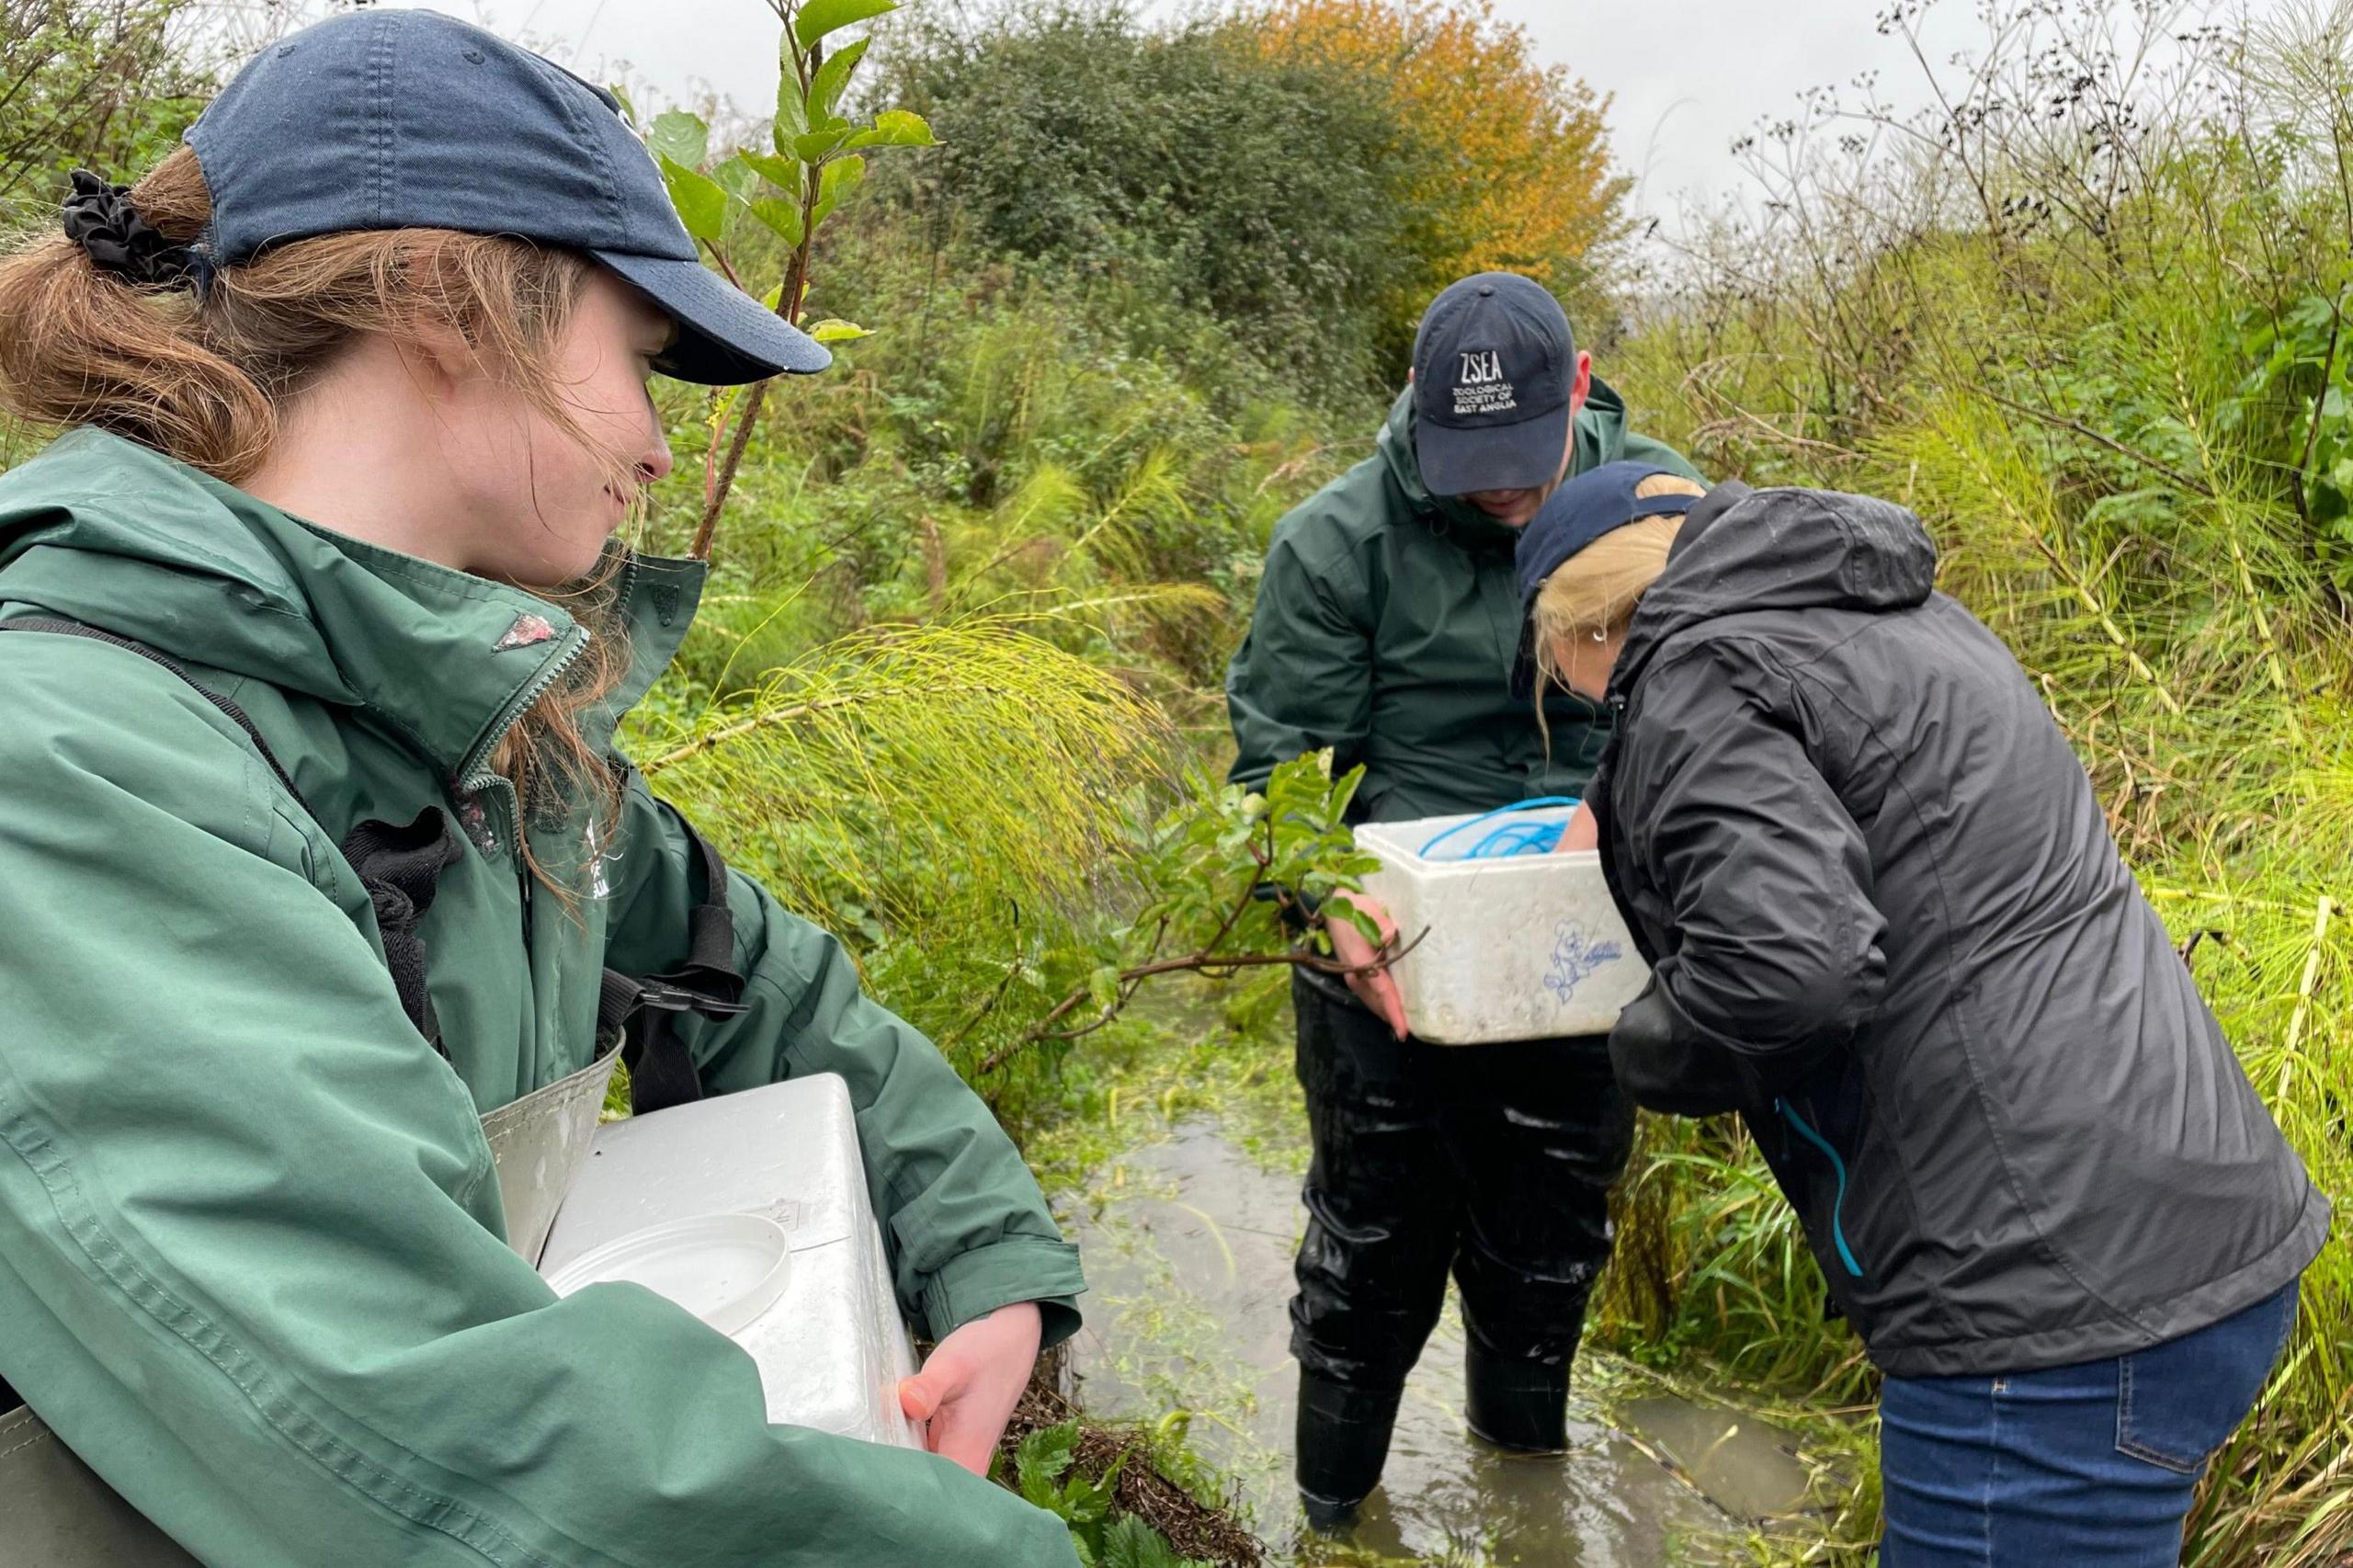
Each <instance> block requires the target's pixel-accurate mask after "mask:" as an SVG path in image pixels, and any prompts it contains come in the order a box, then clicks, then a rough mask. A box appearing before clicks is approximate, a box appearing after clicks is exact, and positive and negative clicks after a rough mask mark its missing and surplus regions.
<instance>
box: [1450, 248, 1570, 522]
mask: <svg viewBox="0 0 2353 1568" xmlns="http://www.w3.org/2000/svg"><path fill="white" fill-rule="evenodd" d="M1576 378H1577V347H1576V340H1575V339H1574V337H1572V336H1571V335H1570V334H1569V318H1568V316H1567V314H1566V313H1565V312H1563V311H1562V309H1561V302H1560V301H1558V300H1555V299H1554V298H1552V291H1551V290H1547V289H1545V288H1544V287H1543V286H1542V285H1540V284H1538V283H1535V282H1532V281H1531V280H1529V279H1528V278H1522V277H1520V276H1519V275H1518V273H1514V272H1482V273H1478V274H1475V275H1474V276H1472V277H1469V278H1464V279H1462V280H1461V282H1459V283H1454V284H1449V286H1448V287H1447V289H1446V291H1445V292H1444V293H1441V294H1440V295H1438V298H1437V299H1436V300H1434V301H1431V303H1430V308H1429V309H1428V310H1427V311H1426V312H1423V315H1422V325H1421V330H1420V331H1418V332H1417V333H1415V335H1414V412H1415V421H1414V455H1415V459H1416V460H1418V461H1419V462H1420V464H1421V469H1422V483H1425V484H1427V485H1428V486H1429V489H1430V493H1431V494H1434V495H1464V494H1469V493H1471V492H1472V491H1474V490H1533V489H1537V488H1539V487H1540V486H1543V485H1547V484H1550V483H1552V481H1553V480H1554V478H1556V477H1557V476H1558V475H1559V473H1560V472H1561V462H1562V459H1563V455H1564V454H1565V453H1566V452H1567V450H1568V444H1569V420H1570V417H1571V411H1570V408H1569V392H1570V390H1571V389H1572V388H1573V387H1574V384H1575V382H1576Z"/></svg>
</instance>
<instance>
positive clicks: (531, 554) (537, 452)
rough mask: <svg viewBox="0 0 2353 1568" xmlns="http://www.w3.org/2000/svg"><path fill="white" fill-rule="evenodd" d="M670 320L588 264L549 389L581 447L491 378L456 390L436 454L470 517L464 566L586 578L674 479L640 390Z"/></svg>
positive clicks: (483, 571)
mask: <svg viewBox="0 0 2353 1568" xmlns="http://www.w3.org/2000/svg"><path fill="white" fill-rule="evenodd" d="M672 331H673V327H672V324H671V322H670V318H669V317H668V316H667V315H666V314H665V313H664V312H662V311H661V310H659V309H657V308H656V307H655V306H654V304H653V302H652V301H648V300H647V299H646V298H645V297H644V296H643V295H642V294H640V293H639V292H638V291H637V290H634V289H632V288H631V287H630V286H629V285H628V284H626V283H624V282H622V281H621V280H620V278H616V277H614V276H613V275H612V274H611V273H609V272H607V271H606V270H605V269H604V268H602V267H592V268H591V269H590V271H589V276H588V278H587V280H586V282H585V284H584V285H583V287H582V290H581V293H580V298H579V300H578V301H576V302H575V304H574V309H573V312H572V316H571V320H570V322H569V323H568V324H567V325H566V327H565V330H564V333H563V337H562V338H561V339H560V340H559V341H558V342H557V344H556V345H555V351H554V354H553V356H552V358H553V368H554V371H555V383H556V385H555V394H556V396H557V398H558V399H559V400H560V401H561V402H562V403H563V406H564V408H565V409H566V411H567V412H568V413H569V415H571V417H572V420H573V422H574V424H575V425H577V426H578V427H579V429H580V431H581V432H582V433H583V434H584V435H585V437H587V441H588V447H587V448H585V449H584V448H583V446H582V445H581V443H580V441H579V440H577V439H575V438H574V436H573V435H572V434H571V433H570V432H568V431H566V430H564V429H563V427H562V426H559V425H557V424H556V423H555V422H554V421H553V420H551V419H550V418H549V417H548V416H547V415H545V414H543V413H542V412H540V409H539V408H537V407H535V406H534V405H533V404H532V403H531V402H530V401H529V399H527V398H525V397H524V396H523V395H522V394H521V393H520V392H517V391H516V390H515V389H514V388H513V387H512V386H509V385H507V384H506V382H505V381H502V380H500V379H498V378H497V377H495V376H492V375H487V374H484V375H481V376H474V377H469V378H467V379H466V380H465V381H462V382H461V383H460V385H459V386H458V387H457V388H455V389H454V392H453V395H452V396H451V398H450V401H449V406H448V410H447V414H448V417H447V418H446V419H445V420H444V421H443V422H442V430H443V439H442V447H443V450H444V453H445V455H446V457H447V459H448V461H449V471H450V475H451V477H452V479H453V480H454V481H455V483H456V487H457V489H458V492H459V494H458V496H457V497H456V501H457V506H458V507H459V515H460V516H462V517H465V518H466V519H467V525H466V528H465V539H466V540H467V552H468V555H469V559H467V560H465V561H462V562H457V564H459V565H460V567H461V569H462V570H465V571H468V572H472V573H475V574H479V575H482V576H485V577H495V578H500V579H502V580H505V581H507V582H512V583H517V584H520V585H524V586H526V587H540V588H548V587H555V586H557V585H561V584H564V583H568V582H571V581H574V579H577V578H579V577H582V576H585V575H586V574H588V573H589V572H590V571H591V570H593V569H594V568H595V566H596V564H597V558H598V557H599V556H600V555H601V554H602V553H603V551H604V548H605V544H606V541H607V540H609V539H611V537H612V536H613V534H614V533H615V532H616V531H617V530H618V529H620V527H621V525H622V524H623V523H624V522H626V521H627V520H628V518H629V517H630V515H631V511H632V509H633V508H634V507H635V506H636V502H637V498H638V495H639V494H640V492H642V490H643V489H644V487H645V486H646V485H648V484H651V483H654V481H656V480H658V479H660V478H662V477H663V476H664V475H665V474H667V473H668V472H670V467H671V461H670V443H669V439H668V437H666V436H665V434H664V432H663V428H662V420H661V417H660V416H659V415H657V414H656V413H655V412H654V400H653V397H652V396H651V394H650V393H649V392H648V391H647V387H646V383H647V381H649V380H650V379H651V378H652V376H653V374H654V360H655V359H656V358H659V357H660V356H661V354H662V351H663V350H664V348H665V347H667V346H668V344H669V341H670V336H671V333H672Z"/></svg>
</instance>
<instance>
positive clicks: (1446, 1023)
mask: <svg viewBox="0 0 2353 1568" xmlns="http://www.w3.org/2000/svg"><path fill="white" fill-rule="evenodd" d="M1568 816H1569V808H1567V807H1549V808H1544V809H1540V810H1536V811H1529V812H1513V813H1512V814H1511V815H1509V816H1504V817H1497V818H1495V826H1498V827H1500V826H1503V825H1504V824H1518V823H1544V822H1550V823H1559V822H1565V821H1566V820H1567V819H1568ZM1471 821H1472V816H1470V815H1467V814H1466V815H1462V816H1447V817H1424V818H1420V819H1418V820H1416V821H1413V822H1391V823H1367V824H1364V825H1363V826H1361V827H1359V828H1358V829H1357V846H1358V848H1359V849H1362V850H1364V851H1365V852H1366V853H1367V854H1370V855H1375V856H1378V857H1380V859H1381V869H1380V870H1378V871H1376V872H1374V873H1372V874H1371V875H1370V876H1368V877H1367V878H1365V879H1364V887H1365V892H1368V893H1370V894H1371V895H1372V896H1373V897H1374V898H1377V899H1379V900H1380V901H1381V903H1382V904H1383V905H1384V906H1385V907H1386V908H1387V909H1388V911H1389V913H1390V915H1391V917H1392V918H1393V919H1394V920H1395V921H1396V922H1397V934H1398V937H1400V939H1401V940H1404V941H1406V942H1411V941H1413V939H1414V938H1415V937H1416V936H1418V935H1420V934H1421V933H1422V932H1423V930H1424V929H1425V928H1426V927H1427V931H1428V935H1427V936H1424V937H1422V939H1421V943H1420V945H1419V946H1417V947H1415V949H1413V951H1411V952H1409V953H1407V954H1406V955H1405V956H1404V958H1403V959H1401V960H1398V962H1397V963H1396V964H1395V965H1394V966H1393V967H1392V970H1391V972H1392V974H1393V975H1394V976H1395V977H1396V981H1397V990H1398V993H1399V994H1400V995H1402V996H1403V997H1404V1002H1405V1021H1406V1022H1407V1023H1408V1024H1409V1025H1411V1026H1412V1028H1413V1030H1414V1033H1415V1034H1416V1035H1417V1036H1419V1037H1420V1038H1422V1039H1423V1040H1433V1041H1436V1042H1438V1043H1439V1044H1442V1045H1478V1044H1483V1043H1485V1042H1487V1041H1490V1040H1543V1039H1546V1038H1549V1037H1551V1036H1554V1035H1575V1034H1605V1033H1607V1032H1608V1029H1609V1027H1610V1025H1612V1024H1614V1023H1616V1022H1617V1021H1618V1014H1619V1010H1620V1008H1622V1007H1624V1006H1626V1004H1627V1003H1629V1002H1631V1001H1632V1000H1633V999H1634V997H1635V995H1636V994H1637V993H1639V992H1640V991H1641V990H1642V988H1643V982H1644V981H1645V980H1646V979H1648V977H1649V970H1648V969H1647V968H1646V967H1645V966H1644V964H1643V960H1642V958H1641V955H1639V954H1638V953H1636V952H1635V950H1634V944H1633V941H1632V939H1631V937H1628V936H1627V934H1626V927H1625V926H1624V924H1623V923H1622V922H1620V920H1619V918H1618V911H1617V907H1616V906H1615V905H1614V904H1612V903H1610V900H1609V890H1608V887H1607V886H1605V885H1604V884H1603V882H1602V880H1601V856H1600V854H1599V853H1598V852H1597V851H1595V850H1591V849H1586V850H1573V851H1568V852H1565V853H1553V854H1528V855H1514V856H1508V857H1497V858H1483V859H1465V858H1463V857H1464V856H1466V855H1467V854H1469V852H1470V851H1471V850H1472V847H1473V846H1476V845H1478V844H1479V843H1480V842H1481V840H1483V838H1485V837H1486V835H1487V834H1488V832H1489V829H1488V828H1487V827H1485V826H1480V827H1472V828H1469V829H1467V830H1466V831H1464V832H1461V833H1457V834H1455V835H1452V836H1450V837H1449V838H1447V839H1445V840H1444V841H1443V842H1442V843H1439V844H1438V845H1436V846H1432V848H1431V852H1430V854H1429V855H1428V856H1427V858H1425V857H1424V855H1423V853H1422V850H1423V847H1424V846H1426V845H1429V843H1430V841H1431V840H1432V839H1434V838H1437V837H1438V835H1440V834H1442V833H1445V832H1446V831H1447V830H1448V829H1449V828H1452V827H1457V826H1460V825H1461V824H1465V823H1468V822H1471Z"/></svg>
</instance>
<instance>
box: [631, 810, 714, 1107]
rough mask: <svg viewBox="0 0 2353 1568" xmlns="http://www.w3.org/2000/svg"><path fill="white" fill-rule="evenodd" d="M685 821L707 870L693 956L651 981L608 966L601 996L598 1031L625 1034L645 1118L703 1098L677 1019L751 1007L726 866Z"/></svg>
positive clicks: (696, 911)
mask: <svg viewBox="0 0 2353 1568" xmlns="http://www.w3.org/2000/svg"><path fill="white" fill-rule="evenodd" d="M679 826H680V827H681V828H684V829H685V832H686V835H687V840H688V843H689V844H691V845H692V846H694V851H695V857H696V858H697V859H699V861H700V862H701V870H702V901H701V902H700V903H697V904H696V905H695V906H694V907H693V908H691V909H689V910H688V911H687V958H686V961H685V962H684V963H682V964H680V965H679V966H678V967H677V968H676V969H674V970H671V971H667V972H666V973H663V974H656V975H653V976H650V977H648V978H647V979H644V980H638V979H635V978H632V977H631V976H630V975H626V974H622V973H620V971H617V970H609V969H608V970H607V971H605V981H604V987H603V989H602V991H601V992H600V993H599V994H598V997H597V1033H598V1035H600V1036H602V1035H605V1034H608V1033H609V1032H610V1031H612V1030H613V1029H616V1028H618V1029H620V1030H621V1031H622V1041H621V1060H622V1061H623V1062H626V1063H627V1064H628V1066H629V1098H630V1106H631V1108H632V1109H633V1110H635V1111H636V1112H637V1113H638V1114H639V1115H641V1116H642V1115H645V1114H647V1113H649V1112H652V1111H657V1110H666V1109H668V1108H670V1107H672V1106H677V1105H687V1104H689V1103H691V1102H692V1101H695V1100H699V1099H700V1098H702V1080H701V1078H700V1077H699V1076H698V1075H697V1074H696V1072H695V1063H694V1057H693V1056H692V1055H691V1054H690V1053H689V1052H688V1050H687V1044H686V1041H684V1040H680V1039H679V1038H678V1031H677V1028H676V1017H677V1016H678V1015H679V1014H681V1013H688V1012H693V1013H699V1014H700V1015H701V1016H702V1017H706V1018H730V1017H735V1016H736V1015H738V1014H740V1013H742V1012H743V1011H744V1010H745V1009H744V1004H743V1001H742V1000H741V999H742V997H743V994H744V977H743V976H742V975H741V974H738V973H737V972H736V971H735V916H734V913H733V911H732V910H730V909H729V908H728V907H727V863H726V862H725V861H723V860H722V859H721V858H719V851H718V850H716V849H713V848H712V847H711V846H710V840H709V839H707V838H705V837H703V835H701V834H699V833H697V832H696V831H695V830H694V829H693V827H691V826H689V825H688V824H687V823H686V822H685V821H684V819H680V822H679Z"/></svg>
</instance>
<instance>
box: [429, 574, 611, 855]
mask: <svg viewBox="0 0 2353 1568" xmlns="http://www.w3.org/2000/svg"><path fill="white" fill-rule="evenodd" d="M636 581H637V558H636V557H635V556H634V555H632V556H631V557H630V558H629V560H628V561H627V562H624V563H623V564H622V566H621V579H620V583H619V584H618V585H616V587H615V591H614V596H613V597H614V601H615V602H616V603H619V604H627V603H628V602H629V596H630V590H631V587H633V586H634V585H635V584H636ZM587 648H588V632H587V631H586V629H585V628H584V627H581V626H579V625H577V624H575V625H574V627H573V629H572V633H571V636H570V638H569V639H568V646H566V647H565V649H564V651H563V653H562V654H560V655H559V656H557V657H556V658H555V659H554V660H553V661H551V663H550V664H549V665H548V666H547V667H546V668H545V669H543V670H541V671H540V673H539V674H538V675H537V676H533V677H532V678H531V679H530V680H529V681H528V682H527V683H525V685H524V686H523V687H522V688H521V689H520V690H518V691H517V692H516V693H515V694H514V695H513V696H512V697H509V698H508V699H506V702H505V704H504V705H502V706H501V707H500V708H499V710H498V712H497V715H496V716H495V717H494V719H493V720H492V721H491V723H490V725H489V727H488V728H486V729H485V730H483V734H482V739H481V740H479V741H477V742H475V743H474V749H473V750H472V751H471V752H469V753H467V754H466V757H465V760H464V761H463V762H461V763H460V764H459V765H458V789H459V790H460V792H462V793H464V794H468V795H473V794H479V793H480V792H481V791H483V790H487V789H490V788H492V787H493V786H494V785H498V784H503V783H505V782H506V780H504V779H502V778H499V776H498V775H497V774H496V773H494V772H493V771H492V770H491V767H490V755H491V753H493V752H494V751H496V750H497V749H498V743H499V742H501V741H503V740H505V739H506V732H507V731H509V730H511V729H513V728H514V727H515V724H516V722H517V720H519V719H521V718H522V716H523V715H524V714H525V713H526V712H528V711H529V710H530V707H531V704H532V703H534V702H537V701H538V700H539V699H540V696H541V695H542V694H543V693H545V692H546V690H547V689H548V687H551V686H553V685H554V684H555V683H556V682H557V680H559V679H560V678H562V676H563V673H564V672H565V671H566V670H569V669H570V668H572V666H573V665H575V664H577V663H578V662H579V660H580V655H581V654H582V653H585V652H586V651H587ZM517 814H519V813H517ZM507 825H508V828H509V831H511V832H513V833H516V834H518V835H519V834H520V833H521V832H522V831H523V824H522V823H521V822H520V821H515V822H510V823H509V824H507Z"/></svg>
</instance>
